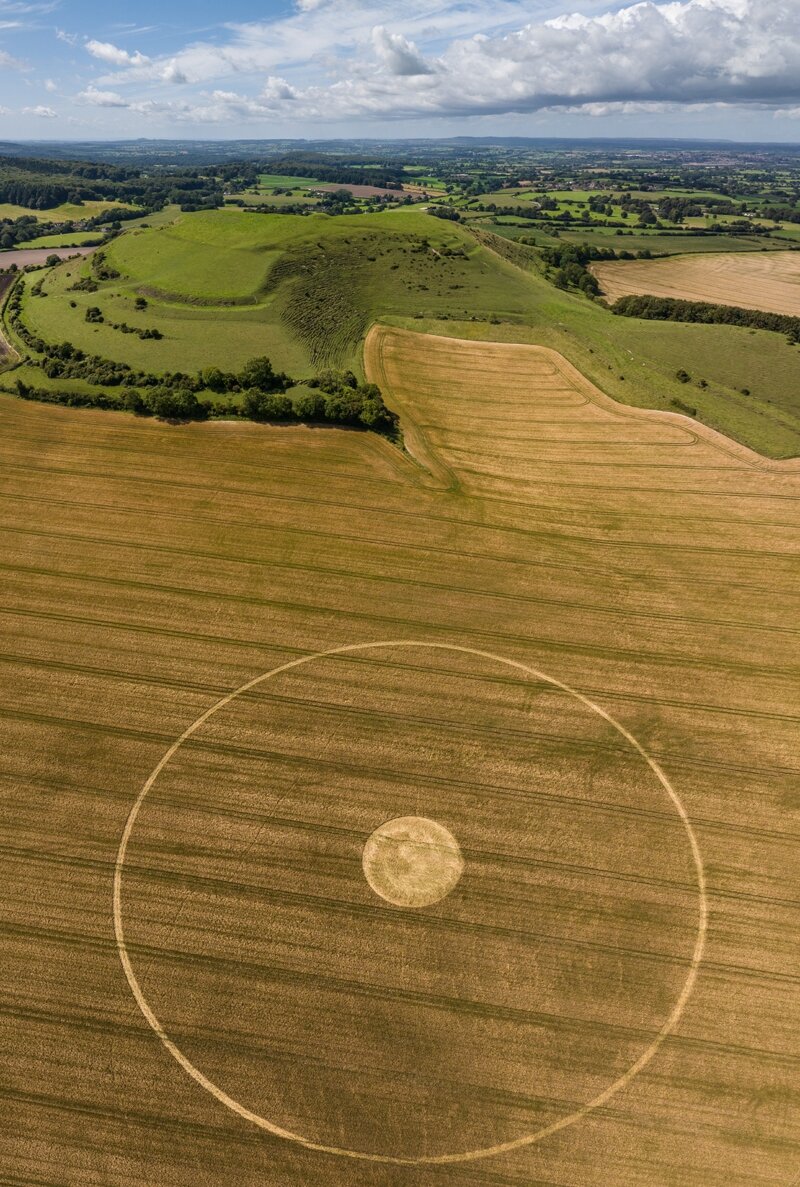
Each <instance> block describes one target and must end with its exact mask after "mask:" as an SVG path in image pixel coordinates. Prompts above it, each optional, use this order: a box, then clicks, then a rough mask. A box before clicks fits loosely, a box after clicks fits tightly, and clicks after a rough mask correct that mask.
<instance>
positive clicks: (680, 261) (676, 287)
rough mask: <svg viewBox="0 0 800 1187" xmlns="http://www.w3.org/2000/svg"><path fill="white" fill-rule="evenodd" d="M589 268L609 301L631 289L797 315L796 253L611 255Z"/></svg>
mask: <svg viewBox="0 0 800 1187" xmlns="http://www.w3.org/2000/svg"><path fill="white" fill-rule="evenodd" d="M592 271H593V272H594V274H595V275H596V277H597V279H598V280H599V281H600V286H601V288H602V289H603V292H604V293H605V294H606V296H607V298H608V299H609V300H610V301H616V300H617V298H618V297H627V296H629V295H631V294H639V293H648V294H651V295H652V296H654V297H677V298H680V299H682V300H686V301H711V302H713V303H715V304H718V305H741V306H744V307H745V308H747V309H764V310H766V311H767V312H768V313H788V314H792V315H793V316H795V317H800V253H798V252H789V251H778V252H751V253H748V254H745V253H740V254H739V255H728V254H719V255H705V256H702V257H697V256H681V257H677V258H674V259H662V260H615V261H613V262H610V263H600V264H593V265H592Z"/></svg>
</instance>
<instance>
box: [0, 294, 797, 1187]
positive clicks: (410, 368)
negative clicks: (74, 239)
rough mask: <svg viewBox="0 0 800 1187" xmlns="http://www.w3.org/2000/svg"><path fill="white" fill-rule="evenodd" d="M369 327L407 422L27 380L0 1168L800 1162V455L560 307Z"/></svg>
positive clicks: (2, 525)
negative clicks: (538, 326)
mask: <svg viewBox="0 0 800 1187" xmlns="http://www.w3.org/2000/svg"><path fill="white" fill-rule="evenodd" d="M41 304H42V305H43V306H47V305H48V301H42V302H41ZM610 320H613V319H610ZM490 328H491V327H487V326H478V327H477V328H476V332H477V330H482V331H484V332H486V331H487V330H489V329H490ZM502 328H503V327H501V329H502ZM509 329H510V327H509ZM453 332H454V333H456V332H457V327H453ZM364 366H365V369H366V371H367V374H368V375H369V377H370V378H372V379H374V380H375V381H377V382H378V383H380V384H381V386H382V388H383V390H384V391H385V393H386V395H387V398H388V399H389V401H390V403H393V404H394V405H395V406H396V407H398V408H399V409H400V410H401V412H402V414H403V417H404V424H405V427H406V439H407V443H408V447H409V456H404V455H403V454H402V453H401V452H400V451H399V450H397V449H396V448H395V447H393V446H391V445H390V444H388V443H387V442H385V441H382V440H380V439H379V438H377V437H376V436H375V435H373V434H364V433H347V432H343V431H337V430H324V429H312V428H264V427H257V426H252V425H243V424H211V425H193V426H184V427H182V428H179V429H176V428H174V427H171V426H166V425H161V424H158V423H142V422H139V421H136V420H134V419H133V418H132V417H131V418H122V417H120V416H108V415H103V414H101V413H96V412H82V413H72V412H70V411H69V410H66V409H53V408H48V407H44V406H40V405H35V404H34V405H27V404H23V403H22V402H21V401H18V400H14V399H13V398H11V397H8V396H0V422H1V423H2V429H3V431H2V433H1V434H0V460H1V461H2V465H0V534H2V539H3V553H2V564H1V565H0V574H1V575H2V578H3V582H4V591H3V597H2V601H1V602H0V607H1V608H0V622H2V627H3V646H2V671H3V676H2V680H3V688H4V691H5V693H6V695H5V697H4V698H3V704H4V705H5V708H4V709H3V710H2V713H3V721H4V733H5V737H6V740H7V741H6V745H5V746H4V749H3V755H2V771H1V773H0V780H2V788H3V795H4V801H3V802H4V812H3V815H2V828H3V844H4V855H5V856H4V869H5V885H6V892H5V895H4V924H3V925H4V929H5V933H4V937H5V946H4V961H3V966H2V969H0V982H2V987H3V1003H4V1004H3V1009H4V1011H5V1013H6V1015H7V1016H8V1017H9V1018H11V1019H13V1028H12V1029H9V1031H8V1033H7V1039H6V1047H5V1067H6V1085H5V1087H4V1090H3V1091H4V1101H5V1108H6V1122H7V1123H6V1125H5V1126H4V1128H3V1132H2V1134H0V1161H1V1162H2V1166H3V1168H4V1175H5V1176H6V1177H7V1178H8V1181H9V1182H10V1183H11V1182H14V1183H28V1182H34V1181H35V1182H39V1183H54V1182H62V1181H63V1182H70V1183H72V1182H75V1183H81V1184H86V1185H88V1187H107V1184H109V1183H114V1184H119V1185H120V1187H153V1185H154V1184H159V1185H160V1184H170V1187H228V1185H229V1184H231V1183H235V1184H237V1187H256V1185H258V1187H294V1185H295V1184H297V1185H299V1184H315V1185H316V1184H318V1183H320V1182H325V1183H326V1184H328V1185H329V1187H500V1185H502V1187H532V1184H534V1183H536V1184H548V1185H549V1184H556V1183H565V1182H568V1181H569V1182H575V1183H581V1184H582V1187H609V1184H613V1185H614V1187H676V1185H677V1184H681V1185H683V1184H692V1185H694V1184H697V1185H698V1187H699V1185H700V1184H702V1187H768V1185H772V1184H782V1183H786V1184H788V1183H789V1182H790V1181H791V1176H792V1175H793V1174H794V1173H795V1172H796V1169H797V1155H798V1151H797V1137H796V1135H797V1124H798V1121H800V1105H799V1104H798V1099H797V1092H796V1085H797V1076H798V1070H799V1066H800V1065H799V1062H798V1051H797V1049H796V1034H797V1030H798V1022H800V998H799V997H798V994H797V992H796V988H797V986H796V981H797V961H796V936H797V932H798V927H799V926H800V915H799V914H798V906H797V901H796V898H797V896H796V883H797V877H798V873H800V869H799V868H798V861H797V846H796V835H795V834H796V828H795V825H796V817H797V812H798V810H800V800H799V799H798V795H797V769H796V756H795V749H796V748H795V745H794V743H795V739H796V735H797V705H796V695H795V691H796V685H797V677H798V673H799V671H800V654H798V651H799V649H798V634H800V631H799V630H798V626H797V624H798V621H800V619H799V618H798V608H799V607H798V594H797V589H798V586H797V570H796V540H797V532H798V526H799V524H800V516H799V515H798V510H799V509H800V463H798V462H768V461H766V460H765V459H764V458H762V457H759V456H758V455H756V454H753V453H752V452H751V451H749V450H747V449H746V448H744V447H742V446H741V445H736V444H735V443H733V442H731V441H729V440H727V439H725V438H722V437H719V436H718V435H716V434H715V433H713V432H711V431H710V430H708V429H706V428H704V427H703V426H699V425H697V424H695V423H693V422H692V421H691V420H690V419H689V418H687V417H683V416H679V415H674V414H673V415H664V414H654V413H650V412H644V411H639V410H632V409H625V408H623V407H621V406H619V405H618V404H615V403H614V402H613V401H611V400H609V399H608V398H607V397H606V396H604V395H603V394H602V393H601V392H600V391H599V390H598V389H597V388H596V387H595V386H594V385H593V384H592V383H590V382H589V381H587V380H586V379H585V378H584V377H583V376H582V375H581V374H580V373H578V372H577V371H575V370H574V368H573V367H572V366H571V365H570V364H569V363H568V362H567V361H566V360H565V359H564V358H563V357H562V356H561V355H559V354H558V353H556V352H554V351H552V350H550V349H546V348H541V347H537V346H533V345H524V344H513V343H498V342H484V341H478V340H471V341H465V340H463V339H461V338H459V337H446V336H443V335H442V334H439V335H420V334H414V333H411V332H409V331H408V330H407V329H402V328H398V327H376V328H373V330H372V331H371V332H370V334H369V337H368V339H367V342H366V347H365V357H364ZM347 648H351V649H352V650H349V651H348V650H342V651H340V652H339V654H319V653H322V652H330V651H331V649H347ZM269 673H271V674H270V675H268V676H267V678H266V679H262V680H260V681H258V682H257V683H255V681H256V680H257V678H258V677H261V676H263V675H264V674H269ZM246 682H253V683H252V687H249V688H244V689H242V691H241V693H240V695H238V696H236V697H234V698H233V699H231V698H230V697H229V696H228V694H230V693H232V692H233V691H234V690H236V689H237V688H240V686H242V685H244V684H245V683H246ZM220 698H225V699H224V701H222V700H220ZM217 702H219V707H218V709H217V711H216V712H215V713H214V714H213V715H212V716H208V715H207V710H208V709H209V708H210V707H211V706H213V705H214V704H215V703H217ZM612 719H613V720H612ZM192 722H196V723H197V728H196V729H195V730H194V732H193V733H192V735H191V736H190V737H187V738H186V741H185V742H184V743H183V745H182V746H181V747H180V748H179V749H178V750H176V751H175V753H174V754H172V756H171V757H170V758H169V761H168V762H167V763H166V765H165V766H164V768H163V770H162V771H161V772H160V774H159V775H158V777H157V779H156V780H155V781H154V782H153V784H152V787H151V788H150V790H149V791H148V793H147V795H146V796H144V797H142V796H141V792H142V789H143V788H146V787H147V786H148V784H147V783H146V782H145V781H146V780H147V778H148V775H149V774H150V772H152V771H153V769H154V767H155V766H156V764H157V763H159V761H160V760H161V759H162V757H163V756H164V755H165V753H166V752H167V749H168V747H170V746H171V744H172V743H173V742H174V741H175V740H176V739H177V738H179V737H180V736H181V735H182V734H183V732H184V731H186V729H187V727H188V726H189V725H190V723H192ZM615 722H616V723H618V725H615ZM137 796H140V799H139V801H138V805H139V806H138V815H137V816H136V817H135V819H133V818H132V817H131V815H130V812H131V808H132V805H134V803H135V802H137ZM408 815H411V816H413V817H427V818H430V819H432V820H434V821H436V822H437V823H438V824H439V825H441V826H443V827H444V828H446V829H447V830H448V831H449V833H450V834H452V836H453V837H454V838H455V839H456V840H457V842H458V844H459V846H460V849H461V854H462V857H463V872H462V873H461V875H460V878H459V879H458V881H457V884H456V885H455V886H454V888H453V889H451V891H450V893H449V894H447V896H446V897H444V898H442V899H441V901H438V902H436V903H435V904H434V905H432V906H427V907H424V908H422V909H415V908H410V907H408V908H407V907H397V906H392V905H391V904H390V903H387V902H385V901H384V900H383V899H382V898H380V897H378V896H377V895H376V894H375V893H374V892H373V891H372V890H371V889H370V886H369V885H368V883H367V880H366V879H365V876H364V871H363V868H362V850H363V848H364V845H365V843H366V841H367V838H368V837H370V835H371V834H373V832H374V831H375V830H376V829H378V827H379V826H380V825H382V824H383V823H384V822H385V821H387V820H389V819H392V818H398V817H405V816H408ZM126 821H127V822H128V824H129V825H130V831H129V836H128V841H127V849H126V850H125V853H124V864H123V863H122V858H121V856H120V854H121V852H122V851H121V850H120V840H121V838H122V836H123V830H124V829H125V828H126ZM115 875H116V885H117V889H118V891H119V896H118V899H117V900H116V903H115V906H114V913H113V918H114V923H115V925H117V927H118V929H119V927H121V928H122V929H123V930H124V939H125V944H126V946H127V948H126V952H127V958H128V959H129V962H130V972H131V973H132V974H133V977H134V980H135V984H136V986H137V987H138V990H139V992H140V993H141V995H142V998H143V1000H145V1001H146V1004H147V1008H148V1009H149V1010H150V1011H151V1013H152V1017H151V1018H150V1019H149V1020H148V1019H147V1018H146V1017H145V1016H143V1012H142V1009H141V1008H140V1006H141V1003H140V1006H137V1003H136V1001H135V1000H134V997H133V994H132V993H131V987H130V985H129V983H128V981H130V979H131V978H130V977H129V978H128V981H126V976H125V975H123V969H122V967H121V965H120V960H119V956H118V953H117V950H116V947H115V944H114V936H113V930H112V891H113V889H114V885H115ZM120 934H121V932H120V930H118V931H117V936H118V938H119V935H120ZM154 1019H155V1022H156V1024H155V1025H154V1021H153V1020H154ZM148 1021H149V1024H148ZM154 1030H155V1031H156V1032H157V1033H154ZM159 1030H160V1034H161V1037H162V1040H163V1039H168V1041H169V1042H170V1043H171V1044H172V1048H170V1049H168V1048H167V1047H165V1044H164V1041H162V1042H159V1038H158V1037H157V1034H158V1033H159ZM178 1055H180V1061H179V1060H178ZM181 1061H183V1062H182V1065H181ZM187 1063H188V1064H189V1065H191V1067H193V1068H194V1069H195V1070H196V1071H197V1072H198V1073H199V1075H198V1076H196V1077H195V1078H192V1076H191V1075H187V1074H186V1073H187V1070H188V1069H187ZM87 1127H90V1132H91V1141H90V1142H87V1140H86V1139H87ZM276 1130H280V1131H282V1132H283V1133H284V1135H285V1136H283V1137H278V1136H276ZM19 1135H30V1136H29V1137H28V1136H26V1138H25V1139H24V1140H22V1141H21V1140H20V1136H19ZM314 1145H316V1146H320V1145H321V1146H326V1147H335V1148H337V1150H339V1151H340V1152H339V1153H338V1154H330V1153H327V1154H326V1153H322V1152H320V1151H319V1150H315V1149H313V1148H309V1147H310V1146H314ZM353 1154H357V1155H359V1157H357V1158H355V1157H352V1155H353ZM363 1155H367V1156H368V1157H367V1159H366V1160H365V1159H364V1158H363V1157H362V1156H363ZM477 1155H480V1157H473V1156H477ZM484 1155H488V1156H486V1157H484ZM451 1159H455V1160H456V1161H451Z"/></svg>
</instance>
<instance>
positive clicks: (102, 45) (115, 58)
mask: <svg viewBox="0 0 800 1187" xmlns="http://www.w3.org/2000/svg"><path fill="white" fill-rule="evenodd" d="M86 50H87V52H88V53H90V54H91V55H92V57H93V58H99V59H100V61H101V62H108V64H109V65H110V66H134V67H139V66H147V65H149V62H150V59H149V58H146V57H145V55H144V54H140V53H139V51H138V50H137V51H136V52H135V53H132V54H130V53H128V51H127V50H125V49H120V48H119V46H116V45H112V44H111V42H110V41H95V40H94V39H92V40H90V41H87V42H86Z"/></svg>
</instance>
